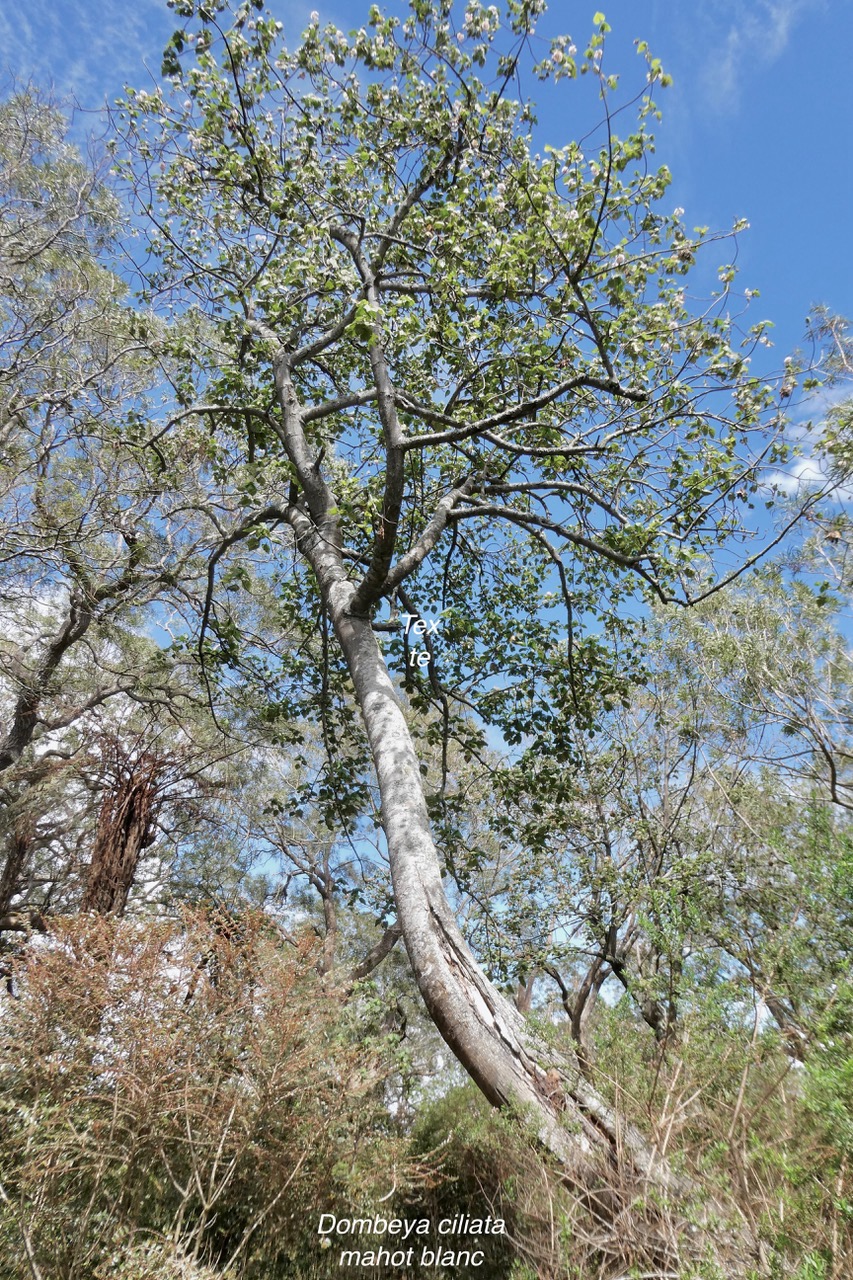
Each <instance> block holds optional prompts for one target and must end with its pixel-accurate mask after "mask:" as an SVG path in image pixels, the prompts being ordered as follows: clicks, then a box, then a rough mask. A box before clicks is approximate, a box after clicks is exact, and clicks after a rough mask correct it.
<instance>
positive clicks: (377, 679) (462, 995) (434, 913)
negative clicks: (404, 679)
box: [329, 581, 685, 1193]
mask: <svg viewBox="0 0 853 1280" xmlns="http://www.w3.org/2000/svg"><path fill="white" fill-rule="evenodd" d="M352 595H353V588H352V587H351V585H350V584H349V583H347V582H345V581H339V582H337V583H335V584H334V587H333V588H332V590H331V592H330V596H331V599H330V601H329V603H330V613H331V616H332V621H333V623H334V626H335V631H336V633H337V636H338V639H339V641H340V644H341V646H342V649H343V652H344V655H345V657H346V660H347V663H348V665H349V669H350V673H351V676H352V680H353V683H354V685H355V691H356V697H357V699H358V702H359V705H360V707H361V712H362V716H363V718H364V723H365V727H366V729H367V735H368V739H369V742H370V748H371V752H372V755H373V760H374V764H375V767H376V772H377V776H378V781H379V792H380V796H381V801H382V823H383V827H384V830H385V836H386V839H387V842H388V854H389V860H390V865H391V877H392V883H393V887H394V898H395V901H396V904H397V912H398V919H399V922H400V925H401V927H402V930H403V939H404V942H405V944H406V950H407V951H408V954H409V959H410V961H411V965H412V970H413V972H414V975H415V980H416V982H417V984H418V988H419V989H420V992H421V995H422V996H423V999H424V1003H425V1004H426V1007H427V1010H428V1011H429V1014H430V1017H431V1018H432V1020H433V1022H434V1023H435V1025H436V1027H437V1028H438V1030H439V1032H440V1033H441V1035H442V1037H443V1039H444V1040H445V1041H446V1043H447V1044H448V1046H449V1047H450V1049H451V1050H452V1051H453V1053H454V1055H455V1056H456V1058H457V1059H458V1060H459V1062H461V1064H462V1065H463V1067H464V1068H465V1070H466V1071H467V1072H468V1074H469V1075H470V1076H471V1078H472V1079H473V1080H474V1081H475V1083H476V1084H477V1085H478V1086H479V1088H480V1089H481V1090H482V1092H483V1093H484V1094H485V1096H486V1097H487V1098H488V1099H489V1101H490V1102H492V1103H493V1104H494V1105H495V1106H507V1105H514V1106H521V1107H524V1108H528V1109H529V1111H530V1114H531V1115H532V1116H534V1117H535V1124H536V1128H537V1131H538V1135H539V1138H540V1140H541V1141H542V1143H543V1144H544V1146H545V1147H546V1148H547V1149H548V1150H550V1151H551V1152H553V1153H554V1154H555V1155H556V1156H557V1157H558V1158H559V1160H560V1161H561V1162H562V1163H563V1164H565V1165H567V1166H569V1167H570V1168H571V1167H578V1166H579V1165H580V1164H582V1163H583V1162H584V1159H585V1157H589V1156H591V1155H593V1154H594V1153H596V1152H606V1153H607V1154H608V1155H611V1154H615V1152H616V1151H617V1149H621V1150H624V1151H626V1152H627V1153H629V1155H630V1160H631V1163H632V1164H633V1166H634V1168H635V1169H636V1171H637V1172H639V1173H641V1174H642V1175H643V1176H644V1177H646V1178H648V1179H649V1180H650V1181H652V1182H653V1183H654V1184H655V1185H656V1186H657V1187H659V1188H660V1189H662V1190H666V1191H671V1192H676V1193H677V1192H681V1191H684V1190H685V1183H684V1180H682V1179H681V1178H679V1177H677V1176H676V1175H675V1174H674V1173H673V1172H672V1171H671V1170H670V1169H669V1168H668V1166H667V1164H666V1162H665V1161H664V1160H661V1159H660V1158H658V1156H657V1155H656V1153H655V1152H654V1150H653V1149H652V1148H651V1147H650V1146H649V1144H648V1143H647V1142H646V1140H645V1138H644V1137H643V1136H642V1134H641V1133H640V1132H639V1131H638V1130H637V1129H636V1128H635V1127H634V1126H633V1125H630V1124H627V1123H625V1122H624V1121H622V1120H620V1119H619V1118H618V1117H617V1116H616V1115H614V1113H613V1112H612V1110H611V1108H610V1107H609V1106H608V1105H607V1104H606V1103H605V1102H604V1100H603V1099H602V1098H601V1097H599V1095H598V1094H597V1093H596V1092H595V1091H594V1090H593V1089H592V1087H591V1086H590V1085H589V1084H588V1083H587V1082H586V1081H584V1080H583V1078H582V1077H581V1074H580V1072H579V1070H578V1069H577V1067H576V1066H575V1065H574V1064H573V1063H569V1062H567V1061H565V1060H561V1059H560V1058H558V1057H557V1055H555V1053H554V1051H553V1050H552V1049H550V1048H549V1047H548V1046H546V1045H545V1044H543V1043H542V1042H541V1041H540V1040H539V1039H538V1037H536V1036H535V1035H534V1034H533V1033H532V1031H531V1028H530V1027H529V1025H528V1024H527V1023H526V1021H525V1019H524V1018H523V1017H522V1015H521V1014H520V1013H519V1011H518V1010H517V1009H516V1008H515V1007H514V1005H513V1004H512V1003H511V1002H510V1001H509V1000H507V999H506V998H505V997H504V996H502V995H501V994H500V992H499V991H497V990H496V989H495V988H494V986H493V985H492V983H491V982H490V981H489V980H488V978H487V977H486V976H485V974H484V973H483V971H482V970H481V969H480V967H479V965H478V964H477V962H476V960H475V959H474V956H473V955H472V953H471V951H470V949H469V947H468V944H467V943H466V941H465V939H464V938H463V936H462V934H461V932H460V930H459V926H458V925H457V923H456V918H455V916H454V914H453V912H452V910H451V908H450V906H449V903H448V901H447V897H446V895H445V893H444V888H443V886H442V883H441V871H440V861H439V857H438V851H437V850H436V847H435V844H434V842H433V839H432V834H431V831H430V824H429V817H428V814H427V807H426V801H425V798H424V793H423V787H422V784H421V773H420V768H419V764H418V759H417V756H416V754H415V750H414V745H413V743H412V739H411V735H410V734H409V730H408V726H407V724H406V720H405V716H404V714H403V710H402V707H401V705H400V702H399V700H398V698H397V694H396V691H395V689H394V685H393V683H392V680H391V677H390V674H389V672H388V669H387V667H386V665H385V661H384V658H383V656H382V654H381V652H380V650H379V646H378V644H377V641H376V637H375V635H374V633H373V630H372V628H371V625H370V622H369V620H368V619H366V618H359V617H353V616H351V615H350V614H349V612H348V606H349V604H350V601H351V598H352ZM567 1120H568V1122H569V1123H568V1124H567V1123H566V1121H567Z"/></svg>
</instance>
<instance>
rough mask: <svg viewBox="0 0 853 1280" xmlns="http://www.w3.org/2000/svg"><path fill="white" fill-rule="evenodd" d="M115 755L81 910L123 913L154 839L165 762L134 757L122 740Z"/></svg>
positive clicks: (99, 912) (153, 758)
mask: <svg viewBox="0 0 853 1280" xmlns="http://www.w3.org/2000/svg"><path fill="white" fill-rule="evenodd" d="M112 756H113V759H112V760H111V761H110V767H111V771H112V772H113V775H114V776H113V778H112V780H111V781H112V786H110V787H109V788H108V790H107V791H106V793H105V795H104V799H103V802H102V804H101V812H100V814H99V816H98V830H97V833H96V835H95V843H94V845H93V847H92V861H91V863H90V864H89V872H88V876H87V881H86V888H85V891H84V893H83V901H82V903H81V908H82V910H83V911H96V912H98V914H99V915H116V916H121V915H124V910H125V907H126V906H127V899H128V894H129V893H130V890H131V888H132V886H133V881H134V878H135V876H136V868H137V866H138V865H139V859H140V857H141V855H142V850H143V849H145V848H146V847H147V846H148V845H149V844H150V843H151V842H152V840H153V837H154V819H155V816H156V810H157V779H158V775H159V773H160V771H161V768H162V762H161V761H160V760H158V759H157V758H156V757H154V756H151V755H149V754H148V753H143V754H142V755H141V756H140V757H139V758H137V759H132V758H131V757H130V756H128V755H127V754H126V753H125V752H124V751H123V749H122V748H121V747H120V746H119V744H118V743H115V744H113V745H112Z"/></svg>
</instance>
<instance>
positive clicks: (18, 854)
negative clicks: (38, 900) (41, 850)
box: [0, 814, 33, 916]
mask: <svg viewBox="0 0 853 1280" xmlns="http://www.w3.org/2000/svg"><path fill="white" fill-rule="evenodd" d="M32 843H33V822H32V818H31V817H30V816H29V815H22V814H19V815H18V817H17V818H16V819H15V822H14V825H13V827H12V830H11V832H10V833H9V848H8V853H7V854H6V861H5V863H4V865H3V872H2V874H0V916H6V915H7V914H8V912H9V909H10V907H11V905H12V899H13V898H14V897H15V895H16V893H17V892H18V890H19V889H20V887H21V882H22V880H23V876H24V871H25V869H26V865H27V860H28V858H29V853H30V849H31V848H32Z"/></svg>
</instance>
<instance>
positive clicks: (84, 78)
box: [0, 0, 176, 110]
mask: <svg viewBox="0 0 853 1280" xmlns="http://www.w3.org/2000/svg"><path fill="white" fill-rule="evenodd" d="M175 21H176V20H175V16H174V14H173V13H171V12H170V11H169V10H168V9H167V8H166V6H165V3H163V0H136V2H135V3H134V4H119V3H116V0H60V3H56V0H29V3H28V4H26V5H22V4H19V5H14V6H12V5H7V6H4V7H3V8H0V49H2V53H0V67H2V71H3V73H4V77H5V78H8V77H13V78H14V79H16V80H17V81H28V80H32V81H34V82H35V83H36V84H38V85H39V86H40V87H42V88H45V89H50V90H52V91H53V92H54V94H55V95H56V96H57V97H58V98H60V99H65V100H67V101H69V102H74V103H77V104H79V105H80V106H81V107H82V108H84V109H85V110H97V109H98V108H99V107H101V106H103V104H104V100H105V99H111V98H114V97H115V96H116V95H117V94H118V93H120V92H121V89H122V87H123V85H124V83H125V82H126V81H129V80H130V81H140V80H142V78H143V77H144V74H145V72H144V66H143V60H147V61H148V62H149V65H151V66H152V67H156V69H158V70H159V57H160V52H161V51H162V48H163V46H164V44H165V42H166V40H167V39H168V37H169V34H170V32H171V31H172V30H173V29H174V26H175Z"/></svg>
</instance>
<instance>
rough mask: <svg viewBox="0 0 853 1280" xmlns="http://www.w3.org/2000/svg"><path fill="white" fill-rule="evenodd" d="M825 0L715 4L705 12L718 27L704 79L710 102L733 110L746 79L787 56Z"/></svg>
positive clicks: (719, 0)
mask: <svg viewBox="0 0 853 1280" xmlns="http://www.w3.org/2000/svg"><path fill="white" fill-rule="evenodd" d="M823 5H824V0H749V2H748V3H747V2H746V0H735V2H732V0H716V3H713V4H712V5H710V6H709V9H706V16H712V17H713V18H714V19H715V21H714V25H715V26H716V27H717V35H716V37H715V39H714V42H713V45H712V47H711V51H710V52H709V53H708V54H707V56H706V59H705V64H704V67H703V69H702V73H701V76H700V79H701V82H702V87H703V89H704V91H705V95H706V98H707V101H708V102H709V104H710V105H711V106H712V107H714V108H715V109H716V110H718V111H733V110H734V109H735V108H736V107H737V105H738V100H739V97H740V89H741V84H742V83H743V78H744V76H745V75H748V74H749V73H750V70H751V69H752V68H754V67H755V66H756V64H757V65H759V66H769V65H770V64H771V63H773V62H775V61H776V60H777V58H780V57H781V56H782V54H783V53H784V52H785V50H786V48H787V47H788V44H789V42H790V40H791V37H792V35H793V33H794V30H795V28H796V26H797V24H798V23H799V22H800V20H801V19H802V18H803V17H805V16H806V14H807V13H808V12H809V11H813V10H814V9H817V8H823Z"/></svg>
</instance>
